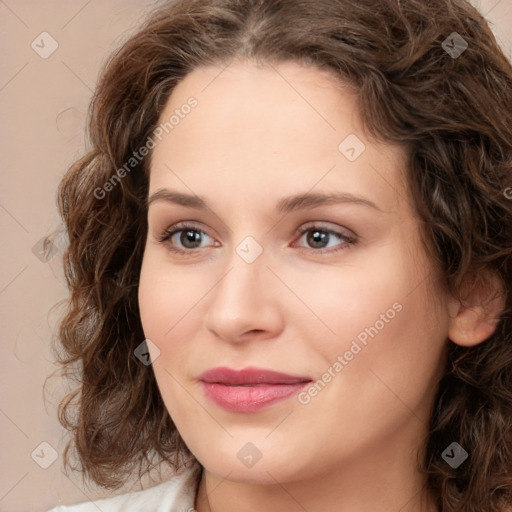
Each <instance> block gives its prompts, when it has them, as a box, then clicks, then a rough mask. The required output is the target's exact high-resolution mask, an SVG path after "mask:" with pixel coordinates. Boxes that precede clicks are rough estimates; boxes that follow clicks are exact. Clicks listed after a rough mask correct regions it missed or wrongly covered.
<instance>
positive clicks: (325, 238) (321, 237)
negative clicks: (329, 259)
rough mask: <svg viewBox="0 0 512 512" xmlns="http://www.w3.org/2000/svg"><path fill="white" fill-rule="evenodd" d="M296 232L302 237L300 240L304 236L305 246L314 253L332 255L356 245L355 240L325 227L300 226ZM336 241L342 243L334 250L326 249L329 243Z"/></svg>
mask: <svg viewBox="0 0 512 512" xmlns="http://www.w3.org/2000/svg"><path fill="white" fill-rule="evenodd" d="M297 231H298V232H299V233H301V234H302V235H303V236H301V237H300V239H302V238H303V237H304V235H306V237H305V239H306V242H307V244H309V245H310V247H311V250H312V251H313V252H315V253H321V254H322V253H324V252H329V253H333V252H337V251H341V250H343V249H346V248H348V247H349V246H351V245H354V244H355V243H356V238H355V237H353V236H350V235H348V234H344V233H342V232H341V231H334V230H332V229H328V228H326V227H323V226H319V225H312V226H311V225H309V226H301V227H300V228H299V229H298V230H297ZM300 239H299V240H300ZM336 239H337V240H339V241H341V242H342V243H341V244H338V246H337V247H336V246H335V248H334V249H329V248H328V247H327V246H328V244H329V242H331V241H334V242H335V241H336ZM331 247H332V245H331Z"/></svg>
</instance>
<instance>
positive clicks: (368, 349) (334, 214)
mask: <svg viewBox="0 0 512 512" xmlns="http://www.w3.org/2000/svg"><path fill="white" fill-rule="evenodd" d="M511 104H512V67H511V65H510V62H509V61H508V60H507V59H506V57H505V56H504V54H503V52H502V50H501V49H500V48H499V46H498V44H497V42H496V40H495V38H494V37H493V35H492V33H491V31H490V29H489V27H488V25H487V23H486V22H485V20H484V19H483V18H482V16H481V15H480V14H479V13H478V12H477V11H476V10H475V8H473V7H471V5H470V4H468V3H467V2H465V1H464V0H442V1H441V0H434V1H432V2H426V3H425V2H422V1H420V0H405V1H398V0H381V1H379V2H375V1H369V0H365V1H362V2H351V1H348V0H336V1H334V0H322V1H318V0H299V1H294V2H287V1H286V0H272V1H271V0H262V1H256V0H213V1H207V0H179V1H177V2H172V3H167V4H163V5H162V6H160V7H159V8H158V9H157V10H156V11H155V12H154V13H153V14H152V15H151V16H150V17H149V19H148V20H146V21H145V22H144V25H143V26H142V28H141V29H140V31H139V32H138V33H137V34H135V35H134V36H133V37H131V39H129V40H128V41H127V42H126V43H125V44H124V45H123V47H122V48H121V49H120V50H119V51H117V52H116V53H115V54H114V55H113V56H112V58H111V60H110V61H109V62H108V63H107V65H106V68H105V70H104V71H103V73H102V76H101V80H100V82H99V85H98V88H97V91H96V94H95V97H94V100H93V102H92V107H91V121H90V126H89V132H90V138H91V144H92V149H91V151H90V152H89V153H88V154H87V155H86V156H84V157H83V158H82V159H81V160H80V161H79V162H77V163H76V164H75V165H74V166H73V167H72V168H71V169H70V170H69V172H68V173H67V175H66V176H65V178H64V180H63V182H62V184H61V186H60V190H59V206H60V209H61V214H62V216H63V218H64V221H65V223H66V226H67V229H68V234H69V239H70V243H69V249H68V251H67V253H66V255H65V269H66V273H67V276H68V280H69V286H70V290H71V299H70V304H69V311H68V314H67V316H66V317H65V318H64V319H63V321H62V324H61V327H60V340H61V343H62V346H63V349H64V350H65V353H64V355H61V362H62V365H63V366H64V368H65V369H66V370H67V371H68V372H69V373H71V374H73V373H74V372H78V375H79V376H80V379H81V386H80V387H79V388H78V389H77V390H76V392H75V393H73V394H71V395H69V396H68V397H66V399H65V400H64V401H63V403H62V404H61V405H62V407H61V411H60V419H61V422H62V423H63V425H65V426H66V427H67V428H68V429H70V430H71V431H72V432H73V441H74V447H75V449H76V453H77V455H78V460H79V462H80V467H81V469H82V470H83V471H84V473H85V474H87V475H88V476H89V477H90V478H91V479H92V480H93V481H94V482H95V483H97V484H100V485H102V486H104V487H106V488H111V489H116V488H119V487H120V485H121V484H122V483H123V480H124V478H125V477H126V476H127V475H129V474H130V473H131V472H132V471H133V470H134V469H135V468H136V467H138V468H139V475H142V474H143V472H144V471H145V470H148V469H149V468H150V467H151V466H152V465H153V463H154V462H155V460H156V462H158V461H166V462H167V463H169V464H171V465H172V466H173V467H174V468H175V470H176V473H177V474H176V476H175V477H173V478H171V479H170V480H169V481H167V482H164V483H161V484H159V485H157V486H155V487H153V488H151V489H147V490H144V491H139V492H137V493H131V494H124V495H121V496H117V497H114V498H108V499H106V500H100V501H97V502H96V503H92V502H91V503H84V504H80V505H75V506H70V507H58V508H56V509H54V511H70V512H71V511H72V512H81V511H89V510H97V508H100V509H101V510H102V511H103V512H106V511H114V510H115V511H121V510H123V511H125V510H130V511H131V510H145V511H148V510H155V511H156V510H158V511H164V510H165V511H168V510H187V509H188V510H194V509H195V510H197V511H199V512H206V511H222V512H229V511H234V510H237V511H239V510H244V511H253V510H265V511H270V512H272V511H274V510H287V511H295V510H297V511H299V510H308V511H311V512H313V511H314V512H321V511H322V512H323V511H332V510H351V511H354V512H366V511H370V510H371V511H373V510H380V511H390V512H391V511H397V510H400V511H402V512H420V511H421V512H423V511H428V512H433V511H436V512H441V511H443V512H455V511H459V512H470V511H471V512H473V511H482V510H485V511H489V512H505V511H507V510H508V511H510V510H512V506H511V503H512V463H511V461H512V456H511V451H512V434H511V433H512V430H511V428H510V427H511V426H512V391H511V384H512V339H511V320H510V312H511V283H512V258H511V255H512V248H511V247H512V246H511V243H512V216H511V210H512V202H511V200H510V197H511V194H510V190H511V189H510V186H511V184H512V112H511ZM75 411H76V415H75V416H73V417H72V416H71V414H70V413H71V412H75ZM69 455H70V453H68V452H67V453H66V457H69Z"/></svg>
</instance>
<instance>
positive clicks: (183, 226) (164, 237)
mask: <svg viewBox="0 0 512 512" xmlns="http://www.w3.org/2000/svg"><path fill="white" fill-rule="evenodd" d="M187 230H189V231H196V232H199V233H204V234H205V235H207V236H209V235H208V234H207V233H205V231H203V230H202V229H199V227H197V226H196V225H194V224H189V223H187V222H179V223H177V224H175V225H173V226H171V227H170V228H167V229H166V230H165V231H164V232H163V233H162V234H161V235H160V236H159V238H158V241H159V242H160V243H162V244H165V243H166V242H168V241H169V240H170V239H171V238H172V237H173V236H174V235H175V234H176V233H180V232H182V231H187ZM309 231H320V232H321V233H328V234H330V235H334V236H336V237H339V238H340V239H341V240H342V241H343V242H344V244H343V245H341V247H339V248H337V249H312V248H309V249H308V248H305V247H299V249H302V250H303V251H306V252H309V251H312V252H313V253H316V254H324V253H330V254H334V253H337V252H339V251H343V250H345V249H347V248H349V247H350V246H352V245H355V244H356V243H357V239H356V238H355V237H350V236H347V235H344V234H343V233H341V232H339V231H333V230H331V229H327V228H324V227H322V226H318V225H312V226H307V227H305V226H301V227H300V228H298V229H297V232H298V233H299V234H300V235H301V238H302V235H303V234H305V233H308V232H309ZM210 238H211V237H210ZM167 245H168V250H169V251H171V252H173V253H176V254H179V255H182V256H188V255H190V256H192V254H190V253H197V252H198V251H199V250H200V249H201V248H196V249H177V248H176V247H173V246H172V245H171V244H167Z"/></svg>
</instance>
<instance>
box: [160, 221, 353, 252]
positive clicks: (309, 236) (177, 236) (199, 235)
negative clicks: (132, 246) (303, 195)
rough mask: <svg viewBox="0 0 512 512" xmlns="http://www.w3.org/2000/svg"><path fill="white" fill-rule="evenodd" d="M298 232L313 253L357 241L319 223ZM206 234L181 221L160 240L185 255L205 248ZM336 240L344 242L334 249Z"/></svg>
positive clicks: (193, 225)
mask: <svg viewBox="0 0 512 512" xmlns="http://www.w3.org/2000/svg"><path fill="white" fill-rule="evenodd" d="M297 232H299V233H300V234H301V235H302V236H301V237H300V239H302V238H303V237H304V235H306V237H305V239H306V242H307V244H309V245H310V247H309V249H308V248H307V247H302V249H306V250H309V251H311V252H313V253H321V254H322V253H326V252H328V253H333V252H337V251H340V250H343V249H346V248H347V247H349V246H351V245H354V244H355V243H356V238H355V237H353V236H351V235H348V234H344V233H342V232H341V231H334V230H332V229H328V228H326V227H323V226H319V225H309V226H301V227H300V228H299V229H297ZM205 236H206V237H208V238H211V237H210V236H209V235H208V234H207V233H205V232H204V231H203V230H202V229H199V227H198V226H196V225H195V224H191V223H187V222H180V223H178V224H175V225H174V226H171V227H170V228H168V229H166V230H165V231H164V232H163V233H162V234H161V235H160V237H159V239H158V240H159V242H160V243H164V244H166V245H167V247H168V249H169V250H170V251H171V252H174V253H178V254H182V255H185V254H187V253H189V254H190V253H192V252H195V250H197V249H203V248H204V246H203V247H201V242H202V241H203V240H204V237H205ZM336 240H338V241H340V242H342V243H341V244H338V246H337V247H336V246H335V248H334V249H332V248H329V247H328V246H329V242H331V241H334V242H336ZM215 245H216V246H217V247H218V243H217V242H215ZM299 247H300V246H299Z"/></svg>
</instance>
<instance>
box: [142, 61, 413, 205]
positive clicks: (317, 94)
mask: <svg viewBox="0 0 512 512" xmlns="http://www.w3.org/2000/svg"><path fill="white" fill-rule="evenodd" d="M191 97H193V98H194V99H195V100H196V106H195V107H194V108H192V109H190V108H184V106H185V105H187V104H188V103H189V102H190V98H191ZM185 112H187V113H185ZM173 115H174V117H175V123H173V125H172V127H170V126H168V130H166V131H164V133H162V137H161V140H160V141H157V144H156V147H155V149H154V150H153V155H152V161H151V171H150V173H151V178H150V193H151V192H154V191H155V190H157V189H158V188H162V187H169V186H172V187H174V188H177V189H179V190H182V191H186V185H185V182H186V183H188V184H189V185H190V187H191V188H192V189H193V191H194V192H195V193H198V194H200V195H208V190H213V188H215V190H216V191H220V190H225V191H226V193H227V191H229V192H230V194H229V195H230V196H231V199H232V198H233V195H236V196H237V197H239V198H243V197H244V196H246V195H247V194H249V193H251V194H255V193H256V192H257V191H258V190H260V192H262V193H263V195H262V199H265V198H268V197H269V192H270V191H273V192H276V193H277V192H280V193H282V194H281V195H287V194H288V193H290V192H298V191H300V192H303V191H305V190H309V189H311V188H312V187H316V188H317V189H322V190H325V189H331V188H336V190H337V191H343V192H347V193H353V194H355V193H360V192H361V191H362V190H363V189H364V191H365V192H366V193H367V194H368V193H372V194H373V196H374V197H377V198H379V202H380V204H381V205H382V206H383V209H386V210H391V209H394V208H396V202H397V200H399V197H398V196H397V193H398V191H399V190H400V189H401V188H403V183H402V179H401V178H402V176H401V175H402V170H403V165H404V153H403V150H402V149H401V148H399V147H397V146H393V145H389V144H382V143H377V142H375V141H370V140H369V139H368V138H367V136H366V135H365V133H364V129H363V126H362V124H361V121H360V117H359V113H358V103H357V98H356V95H355V94H354V91H353V90H352V89H350V88H349V87H348V86H345V85H343V84H342V83H340V82H338V81H337V80H335V79H334V78H333V77H332V76H331V75H330V73H327V72H325V71H322V70H319V69H317V68H315V67H310V66H302V65H300V64H297V63H293V62H289V63H288V62H287V63H280V64H274V65H265V66H257V65H256V64H254V63H244V62H242V63H235V64H231V65H229V66H227V67H224V68H223V67H220V66H209V67H203V68H198V69H195V70H194V71H192V72H191V73H189V74H188V75H187V76H186V77H185V78H184V79H183V80H182V81H181V82H180V83H179V84H178V85H177V86H176V88H175V89H174V91H173V93H172V94H171V96H170V97H169V99H168V102H167V104H166V106H165V108H164V110H163V112H162V114H161V116H160V123H161V124H163V123H166V122H168V121H169V119H171V117H172V116H173ZM178 117H179V120H178ZM176 121H177V122H176ZM347 150H348V153H347ZM354 156H355V157H356V158H355V159H354ZM171 170H172V171H173V172H170V171H171ZM180 176H181V177H182V178H183V179H182V180H181V181H180ZM315 184H316V185H315ZM184 185H185V187H184ZM188 192H189V193H190V190H188ZM402 195H403V193H402Z"/></svg>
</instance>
